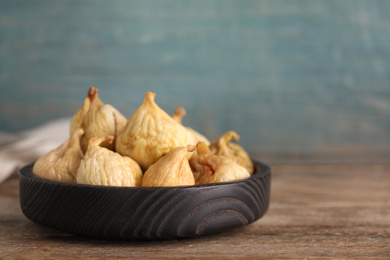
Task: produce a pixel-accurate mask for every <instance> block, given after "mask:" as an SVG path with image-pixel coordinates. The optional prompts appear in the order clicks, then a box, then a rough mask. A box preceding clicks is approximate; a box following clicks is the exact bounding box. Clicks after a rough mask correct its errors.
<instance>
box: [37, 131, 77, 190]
mask: <svg viewBox="0 0 390 260" xmlns="http://www.w3.org/2000/svg"><path fill="white" fill-rule="evenodd" d="M83 134H84V131H83V129H81V128H79V129H76V130H75V131H74V132H73V134H72V136H71V137H70V138H69V139H68V140H66V141H65V142H64V143H63V144H62V145H61V146H59V147H58V148H56V149H54V150H52V151H50V152H49V153H47V154H45V155H44V156H42V157H41V158H39V159H38V160H37V161H36V162H35V164H34V167H33V173H34V174H35V175H37V176H39V177H42V178H45V179H50V180H54V181H61V182H68V183H75V182H76V179H75V177H76V173H77V169H78V168H79V165H80V161H81V159H82V158H83V152H82V151H81V148H80V138H81V136H82V135H83Z"/></svg>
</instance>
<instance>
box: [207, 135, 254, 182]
mask: <svg viewBox="0 0 390 260" xmlns="http://www.w3.org/2000/svg"><path fill="white" fill-rule="evenodd" d="M239 139H240V136H239V135H238V134H237V133H236V132H234V131H229V132H226V133H225V134H223V135H221V136H220V137H219V138H218V139H217V140H215V141H213V142H212V143H211V144H210V146H209V147H210V151H211V153H213V154H216V155H221V156H225V157H228V158H230V159H232V160H234V161H235V162H237V163H238V164H240V165H241V166H243V167H245V169H247V170H248V172H249V173H250V174H251V175H252V174H253V173H254V164H253V162H252V160H251V158H250V157H249V154H248V153H247V152H246V151H245V150H244V148H242V147H241V146H240V145H238V144H235V143H231V142H230V141H231V140H233V141H235V142H237V141H238V140H239Z"/></svg>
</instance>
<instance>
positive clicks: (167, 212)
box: [19, 162, 271, 239]
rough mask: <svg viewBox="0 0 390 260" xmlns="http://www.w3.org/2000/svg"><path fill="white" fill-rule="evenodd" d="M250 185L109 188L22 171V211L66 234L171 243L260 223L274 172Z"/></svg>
mask: <svg viewBox="0 0 390 260" xmlns="http://www.w3.org/2000/svg"><path fill="white" fill-rule="evenodd" d="M255 164H256V165H258V166H259V167H260V170H259V171H258V172H257V173H256V174H254V175H252V176H251V177H250V178H249V179H246V180H243V181H238V182H229V183H219V184H208V185H197V186H187V187H168V188H165V187H164V188H155V187H150V188H148V187H134V188H133V187H108V186H96V185H82V184H68V183H62V182H56V181H51V180H46V179H42V178H40V177H37V176H36V175H34V174H33V173H32V167H33V164H31V165H28V166H25V167H24V168H22V169H21V170H20V174H19V175H20V205H21V208H22V211H23V213H24V215H25V216H26V217H27V218H29V219H30V220H32V221H34V222H36V223H38V224H41V225H44V226H47V227H51V228H54V229H58V230H62V231H64V232H67V233H74V234H80V235H88V236H95V237H103V238H128V239H170V238H186V237H187V238H188V237H197V236H202V235H207V234H213V233H218V232H222V231H225V230H228V229H231V228H235V227H240V226H244V225H247V224H250V223H252V222H254V221H256V220H257V219H259V218H261V217H262V216H263V215H264V213H265V212H266V211H267V209H268V205H269V199H270V181H271V173H270V168H269V167H268V166H267V165H265V164H263V163H260V162H255Z"/></svg>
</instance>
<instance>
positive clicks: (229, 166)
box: [190, 142, 250, 185]
mask: <svg viewBox="0 0 390 260" xmlns="http://www.w3.org/2000/svg"><path fill="white" fill-rule="evenodd" d="M190 166H191V169H192V171H193V172H194V177H195V184H197V185H198V184H208V183H217V182H231V181H238V180H242V179H246V178H248V177H250V174H249V172H248V171H247V170H246V169H245V168H244V167H242V166H241V165H239V164H238V163H236V162H234V161H233V160H231V159H229V158H227V157H223V156H219V155H215V154H212V153H211V151H210V149H209V147H208V146H207V144H206V143H203V142H200V143H198V145H197V154H196V155H193V156H192V157H191V159H190Z"/></svg>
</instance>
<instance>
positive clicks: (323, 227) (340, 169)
mask: <svg viewBox="0 0 390 260" xmlns="http://www.w3.org/2000/svg"><path fill="white" fill-rule="evenodd" d="M272 171H273V177H272V188H271V205H270V208H269V210H268V212H267V213H266V215H265V216H264V217H263V218H261V219H260V220H258V221H257V222H255V223H253V224H251V225H249V226H246V227H243V228H237V229H234V230H231V231H228V232H225V233H221V234H217V235H212V236H207V237H201V238H196V239H184V240H170V241H152V242H146V241H143V242H131V241H107V240H100V239H94V238H89V237H81V236H76V235H71V234H65V233H62V232H59V231H56V230H52V229H49V228H46V227H41V226H39V225H36V224H34V223H32V222H31V221H30V220H28V219H27V218H26V217H25V216H24V215H23V214H22V212H21V210H20V207H19V198H18V177H17V175H16V174H14V175H13V176H11V177H10V178H9V179H8V180H6V181H5V182H4V183H3V184H1V185H0V258H1V259H3V258H12V259H13V258H29V259H31V258H47V257H53V258H56V259H57V258H72V259H73V258H82V259H85V258H89V259H96V258H110V259H111V258H123V257H126V258H129V259H152V258H163V259H164V258H165V259H167V258H191V257H195V258H216V257H218V258H224V259H229V258H231V259H233V258H234V259H236V258H240V259H241V258H244V259H245V258H246V259H253V258H254V257H256V258H264V259H269V258H299V259H301V258H332V259H335V258H368V257H376V258H390V164H337V165H331V164H324V165H321V164H306V165H294V164H291V165H272Z"/></svg>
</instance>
